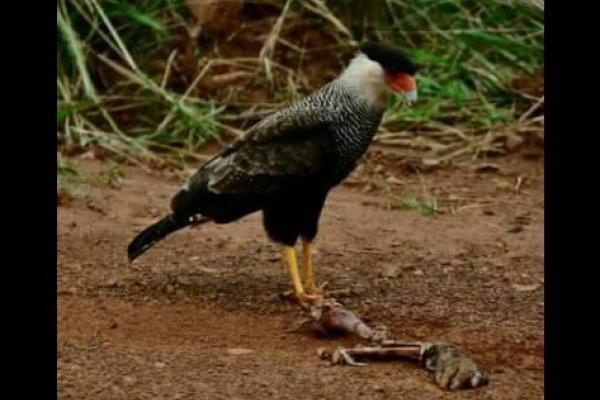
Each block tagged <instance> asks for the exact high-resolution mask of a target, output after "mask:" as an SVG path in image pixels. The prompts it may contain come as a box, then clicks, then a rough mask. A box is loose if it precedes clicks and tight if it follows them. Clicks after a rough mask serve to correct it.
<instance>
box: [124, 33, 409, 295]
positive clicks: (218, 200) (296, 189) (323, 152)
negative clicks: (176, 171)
mask: <svg viewBox="0 0 600 400" xmlns="http://www.w3.org/2000/svg"><path fill="white" fill-rule="evenodd" d="M417 70H418V67H417V66H416V65H415V64H414V63H413V62H412V61H411V60H410V59H409V58H408V56H407V55H406V53H405V52H404V51H403V50H402V49H400V48H398V47H397V46H395V45H390V44H387V43H381V42H375V41H366V42H363V43H361V44H359V46H358V51H357V52H356V54H354V56H353V58H352V59H351V60H350V62H349V63H348V65H347V66H346V67H345V68H344V69H343V71H342V72H341V73H340V74H339V75H338V76H337V77H336V78H335V79H333V80H331V81H329V82H328V83H326V84H325V85H324V86H322V87H321V88H320V89H318V90H316V91H314V92H312V93H311V94H309V95H308V96H306V97H304V98H303V99H301V100H298V101H297V102H295V103H293V104H291V105H289V106H287V107H284V108H282V109H280V110H278V111H276V112H274V113H272V114H270V115H268V116H266V117H264V118H263V119H262V120H260V121H258V122H257V123H256V124H254V125H253V126H251V127H250V128H249V129H248V130H247V131H246V132H245V133H244V134H243V135H242V136H241V137H240V138H239V139H237V140H234V141H233V142H232V143H230V144H229V145H228V146H226V147H225V148H224V149H223V150H222V151H221V152H220V153H218V154H216V155H215V156H214V157H212V158H211V159H210V160H208V161H206V162H205V163H204V164H203V165H202V166H200V167H199V168H198V169H197V170H196V171H195V173H194V174H193V175H192V176H191V177H190V178H189V179H188V180H187V182H186V183H185V185H183V187H182V188H181V189H180V190H179V191H178V192H176V193H175V195H174V197H173V198H172V199H171V202H170V212H169V213H168V215H166V216H164V217H163V218H162V219H160V220H159V221H157V222H155V223H154V224H152V225H150V226H149V227H147V228H146V229H144V230H143V231H141V232H140V233H139V234H138V235H137V236H136V237H135V238H134V239H133V240H132V241H131V242H130V243H129V245H128V248H127V253H128V259H129V262H133V261H134V260H135V259H136V258H137V257H139V256H140V255H142V254H143V253H145V252H146V251H147V250H148V249H150V248H151V247H152V246H154V245H155V244H156V243H158V242H159V241H161V240H162V239H164V238H165V237H166V236H167V235H170V234H172V233H173V232H175V231H178V230H180V229H183V228H185V227H188V226H196V225H200V224H204V223H207V222H212V223H216V224H228V223H232V222H234V221H237V220H239V219H241V218H243V217H245V216H247V215H249V214H252V213H255V212H260V211H262V223H263V227H264V230H265V231H266V233H267V235H268V237H269V239H270V240H272V241H273V242H275V243H278V244H279V245H280V246H281V249H282V256H283V260H284V262H285V263H286V264H287V268H288V271H289V275H290V277H291V281H292V287H293V291H292V293H291V294H292V298H294V299H295V300H297V301H299V302H300V303H301V304H307V303H311V302H315V301H319V300H322V299H323V296H324V291H323V290H322V287H319V286H317V285H316V284H315V279H314V269H313V263H312V256H311V254H312V250H311V249H312V247H311V246H312V244H313V241H314V240H315V238H316V236H317V233H318V227H319V221H320V218H321V212H322V209H323V208H324V205H325V201H326V199H327V197H328V195H329V193H330V191H331V189H333V188H334V187H336V186H338V185H339V184H340V183H342V181H343V180H344V179H345V178H346V177H347V176H348V175H349V174H350V173H351V172H352V171H353V170H354V168H355V167H356V166H357V163H358V161H359V160H360V158H361V157H362V156H363V154H364V153H365V152H366V150H367V148H368V146H369V145H370V143H371V142H372V139H373V137H374V135H375V133H376V132H377V130H378V128H379V125H380V123H381V120H382V117H383V114H384V112H385V110H386V108H387V104H388V99H389V97H390V95H392V94H393V93H399V94H401V95H402V97H404V99H405V100H406V101H407V103H409V104H412V103H414V102H415V101H416V100H417V83H416V76H415V75H416V72H417ZM298 239H300V241H301V243H302V256H303V257H302V258H303V265H302V275H303V279H302V278H301V276H300V271H299V269H298V261H297V256H296V251H295V245H296V244H297V242H298Z"/></svg>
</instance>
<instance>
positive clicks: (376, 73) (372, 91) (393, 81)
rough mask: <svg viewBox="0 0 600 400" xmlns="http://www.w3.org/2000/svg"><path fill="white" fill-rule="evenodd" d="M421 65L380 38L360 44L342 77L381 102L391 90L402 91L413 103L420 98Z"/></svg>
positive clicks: (366, 95)
mask: <svg viewBox="0 0 600 400" xmlns="http://www.w3.org/2000/svg"><path fill="white" fill-rule="evenodd" d="M416 72H417V67H416V66H415V65H414V64H413V63H412V61H411V60H410V59H409V58H408V57H407V56H406V55H405V54H404V53H403V52H402V51H401V50H400V49H398V48H396V47H394V46H391V45H387V44H382V43H376V42H365V43H362V44H361V45H360V52H359V53H358V54H357V55H356V57H354V59H352V61H351V62H350V64H349V65H348V67H347V68H346V70H345V71H344V72H343V74H342V76H341V78H342V79H343V80H345V81H346V82H348V83H350V84H352V85H353V86H354V87H355V88H357V89H358V90H359V91H360V92H359V93H360V94H361V95H362V96H363V97H365V98H367V99H369V100H371V101H373V102H375V103H379V104H380V105H381V103H382V102H384V101H385V99H386V97H387V96H386V95H387V94H388V93H389V92H390V91H391V92H395V93H400V94H401V95H402V96H403V97H404V98H405V99H406V100H407V101H408V102H409V103H413V102H415V101H416V100H417V82H416V80H415V74H416Z"/></svg>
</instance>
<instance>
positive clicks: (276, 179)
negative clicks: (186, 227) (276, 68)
mask: <svg viewBox="0 0 600 400" xmlns="http://www.w3.org/2000/svg"><path fill="white" fill-rule="evenodd" d="M323 113H324V110H323V109H314V108H312V109H311V108H310V107H306V106H305V107H293V108H288V109H285V110H282V111H280V112H278V113H275V114H273V115H271V116H270V117H267V118H266V119H264V120H262V121H260V122H259V123H257V124H256V125H254V126H253V127H252V128H251V129H250V130H249V131H248V132H247V134H246V135H245V136H244V137H243V138H241V139H238V140H237V141H235V142H234V143H232V144H231V145H230V146H229V147H228V148H226V149H225V150H224V151H223V152H222V153H221V154H219V155H218V156H217V157H215V158H214V159H212V160H211V161H209V162H208V163H206V164H205V165H203V166H202V167H201V168H200V169H199V170H198V171H197V172H196V174H195V175H194V176H192V177H191V178H190V180H189V182H188V185H187V188H185V189H183V190H182V191H181V192H180V193H178V194H177V195H176V196H175V198H173V201H172V203H171V208H172V209H173V211H174V212H176V211H177V209H182V208H185V209H187V210H190V209H193V208H195V207H194V206H193V204H194V205H195V204H197V203H198V202H200V201H201V198H200V197H203V194H206V193H207V192H208V193H210V194H213V195H233V194H238V195H245V196H262V197H264V196H277V195H278V194H282V193H286V192H288V191H290V190H293V189H294V187H298V185H302V184H311V183H316V182H319V181H320V180H322V179H323V177H324V176H325V175H326V174H327V171H328V170H329V168H330V167H329V166H330V165H331V162H332V160H333V156H332V149H333V148H334V146H333V134H332V132H331V129H332V127H331V124H330V123H329V122H325V118H323ZM319 116H320V117H319ZM213 198H214V197H213ZM192 203H193V204H192ZM197 212H201V210H197Z"/></svg>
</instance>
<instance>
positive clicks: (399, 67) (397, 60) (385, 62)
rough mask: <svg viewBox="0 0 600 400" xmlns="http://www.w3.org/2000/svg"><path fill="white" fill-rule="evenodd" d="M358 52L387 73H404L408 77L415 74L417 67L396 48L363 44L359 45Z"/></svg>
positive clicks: (374, 43)
mask: <svg viewBox="0 0 600 400" xmlns="http://www.w3.org/2000/svg"><path fill="white" fill-rule="evenodd" d="M360 51H361V52H363V53H364V54H365V55H366V56H367V57H369V58H370V59H371V60H373V61H377V62H378V63H379V64H381V66H382V67H383V69H384V70H386V71H388V72H391V73H398V72H404V73H406V74H409V75H414V74H415V73H416V72H417V69H418V68H417V66H416V65H414V64H413V63H412V61H410V60H409V59H408V57H407V56H406V55H405V54H404V53H403V52H402V51H400V49H398V48H397V47H394V46H390V45H387V44H382V43H376V42H365V43H363V44H361V45H360Z"/></svg>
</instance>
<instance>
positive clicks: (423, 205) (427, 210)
mask: <svg viewBox="0 0 600 400" xmlns="http://www.w3.org/2000/svg"><path fill="white" fill-rule="evenodd" d="M394 206H395V207H399V208H404V209H407V210H416V211H418V212H419V213H420V214H421V215H426V216H427V215H434V214H437V213H438V211H439V209H438V204H437V200H436V199H435V198H432V199H424V200H421V199H418V198H416V197H413V196H407V197H403V198H401V199H400V201H399V202H398V204H394Z"/></svg>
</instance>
